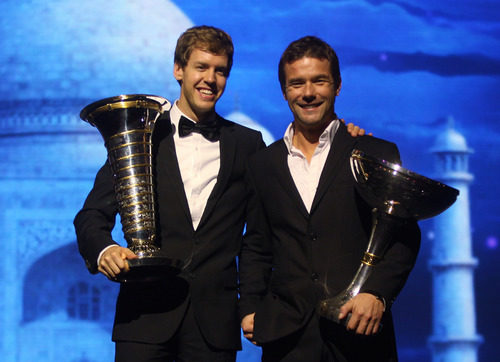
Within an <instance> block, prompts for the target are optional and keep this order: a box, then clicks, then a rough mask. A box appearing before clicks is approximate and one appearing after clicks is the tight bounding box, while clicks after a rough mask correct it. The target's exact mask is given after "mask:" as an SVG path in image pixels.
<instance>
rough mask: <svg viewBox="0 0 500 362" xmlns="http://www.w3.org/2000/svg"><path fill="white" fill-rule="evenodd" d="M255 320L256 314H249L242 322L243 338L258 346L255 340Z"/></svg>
mask: <svg viewBox="0 0 500 362" xmlns="http://www.w3.org/2000/svg"><path fill="white" fill-rule="evenodd" d="M254 319H255V313H252V314H247V315H246V316H244V317H243V319H242V320H241V329H242V330H243V336H244V337H245V338H246V339H248V340H249V341H250V342H252V343H253V344H255V345H257V342H255V341H254V340H253V323H254Z"/></svg>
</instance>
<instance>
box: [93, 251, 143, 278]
mask: <svg viewBox="0 0 500 362" xmlns="http://www.w3.org/2000/svg"><path fill="white" fill-rule="evenodd" d="M135 258H137V255H135V254H134V253H133V252H132V250H130V249H127V248H124V247H122V246H120V245H115V246H112V247H110V248H108V249H106V250H105V251H104V252H103V253H102V255H101V257H100V259H99V265H98V266H97V270H99V271H100V272H101V273H102V274H104V275H105V276H106V277H107V278H108V279H110V280H114V279H115V278H116V276H117V275H118V274H120V273H125V272H127V271H128V270H129V265H128V263H127V259H135Z"/></svg>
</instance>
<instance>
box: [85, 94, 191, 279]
mask: <svg viewBox="0 0 500 362" xmlns="http://www.w3.org/2000/svg"><path fill="white" fill-rule="evenodd" d="M169 108H170V103H169V101H168V100H167V99H165V98H162V97H159V96H154V95H145V94H131V95H120V96H116V97H110V98H105V99H102V100H99V101H97V102H94V103H91V104H89V105H88V106H86V107H85V108H83V109H82V111H81V112H80V118H81V119H82V120H84V121H86V122H88V123H90V124H91V125H92V126H94V127H96V128H97V129H98V131H99V132H100V134H101V136H102V137H103V139H104V144H105V146H106V150H107V152H108V161H109V164H110V166H111V170H112V172H113V182H114V189H115V196H116V200H117V202H118V213H119V214H120V218H121V224H122V230H123V234H124V237H125V240H126V242H127V247H128V248H129V249H130V250H131V251H132V252H134V254H135V255H137V258H135V259H129V260H127V262H128V264H129V267H130V268H129V271H128V272H126V273H120V274H119V275H118V277H117V278H116V281H119V282H123V283H125V282H136V281H154V280H158V279H163V278H166V277H168V276H171V275H175V274H177V273H178V272H180V269H181V267H182V264H183V263H182V261H180V260H176V259H171V258H169V257H167V256H165V255H163V253H162V252H161V250H160V248H159V247H158V246H157V245H156V244H155V243H156V223H155V197H154V185H153V161H152V142H151V139H152V132H153V128H154V125H155V122H156V120H157V119H158V118H159V116H160V115H161V114H162V113H163V112H164V111H165V110H168V109H169Z"/></svg>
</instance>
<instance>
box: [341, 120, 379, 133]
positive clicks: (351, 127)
mask: <svg viewBox="0 0 500 362" xmlns="http://www.w3.org/2000/svg"><path fill="white" fill-rule="evenodd" d="M340 121H341V122H342V123H344V124H345V121H344V119H343V118H341V119H340ZM347 132H349V134H350V135H351V136H352V137H359V136H364V135H365V134H366V131H365V130H364V129H363V128H360V127H359V126H356V125H355V124H354V123H348V124H347ZM368 136H373V133H371V132H370V133H368Z"/></svg>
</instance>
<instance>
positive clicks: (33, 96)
mask: <svg viewBox="0 0 500 362" xmlns="http://www.w3.org/2000/svg"><path fill="white" fill-rule="evenodd" d="M123 3H126V6H124V5H123ZM191 6H192V5H190V7H189V8H191ZM151 9H154V10H151ZM0 12H1V13H2V20H1V21H0V38H1V39H2V49H0V78H1V79H2V81H1V82H0V96H1V97H0V149H1V150H2V157H1V158H0V165H1V176H0V204H1V205H2V207H1V208H0V230H1V231H2V233H1V236H0V245H1V246H2V250H3V253H2V256H3V258H2V262H1V263H0V290H1V292H0V355H1V357H0V360H2V361H6V362H14V361H20V362H21V361H40V362H44V361H47V362H51V361H68V362H77V361H81V362H83V361H96V362H97V361H112V360H114V352H115V351H114V344H113V342H112V341H111V331H112V327H113V319H114V316H115V307H116V305H115V304H116V297H117V293H118V290H119V283H116V282H111V281H109V280H108V279H107V278H106V277H104V276H103V275H101V274H98V275H91V274H90V273H89V272H88V270H87V268H86V266H85V262H84V260H83V259H82V257H81V255H80V254H79V251H78V246H77V243H76V235H75V229H74V226H73V219H74V217H75V215H76V214H77V212H78V211H79V210H80V209H81V207H82V205H83V203H84V201H85V197H86V196H87V194H88V193H89V191H90V190H91V188H92V186H93V183H94V179H95V176H96V172H97V171H98V170H99V168H100V167H101V166H102V165H103V164H104V163H105V161H106V157H107V151H106V148H105V146H104V142H103V139H102V137H101V135H100V134H99V132H98V131H97V129H96V128H94V127H92V126H91V125H89V124H88V123H86V122H84V121H82V119H80V111H81V110H82V109H83V108H84V107H85V106H86V105H88V104H90V103H92V102H95V101H97V100H99V99H103V98H107V97H113V96H117V95H120V94H153V95H159V96H162V97H165V98H166V99H168V100H169V101H171V102H174V101H175V100H176V99H177V97H178V93H179V84H178V82H177V81H176V80H175V78H174V77H173V76H172V67H173V57H174V49H175V44H176V41H177V38H178V37H179V35H180V34H181V33H182V32H184V31H185V30H186V29H187V28H189V27H191V26H193V25H197V24H196V23H195V21H196V20H197V19H191V18H190V16H189V14H187V12H185V11H184V10H183V5H182V2H179V1H168V0H164V1H160V0H158V1H156V0H147V1H132V0H127V1H121V0H108V1H106V2H102V1H98V0H90V1H85V2H80V3H75V2H74V1H71V0H57V1H56V0H54V1H52V0H33V1H25V0H21V1H14V0H6V1H3V2H2V4H0ZM27 14H29V15H27ZM227 21H228V22H229V23H230V22H231V21H232V20H230V19H229V20H227ZM234 21H235V22H236V20H234ZM217 26H219V25H217ZM221 27H223V25H221ZM294 35H295V34H293V35H292V36H291V38H294ZM295 37H296V36H295ZM244 39H245V36H244V30H241V33H236V34H235V35H234V36H233V41H235V44H236V45H238V43H237V41H240V42H244ZM238 50H239V49H238V46H236V47H235V53H237V52H238ZM341 65H342V64H341ZM234 67H235V68H234V69H235V70H234V73H235V75H234V77H235V78H236V79H238V78H237V77H238V76H239V72H241V70H239V69H238V68H237V65H236V63H235V66H234ZM275 69H277V64H276V66H275V65H274V64H273V68H272V71H270V72H267V70H266V71H262V74H264V75H265V76H267V74H268V73H269V74H271V75H272V76H273V77H274V78H276V79H277V72H276V71H275ZM257 73H258V72H256V73H255V74H257ZM385 76H387V77H390V75H387V74H386V75H385ZM236 81H237V80H235V79H232V78H231V77H230V78H229V80H228V83H230V82H236ZM276 82H277V80H276ZM278 91H279V90H278ZM235 93H236V91H234V92H233V93H231V94H230V95H227V94H226V95H225V97H227V99H226V100H225V102H226V103H225V104H224V108H223V110H224V112H222V114H221V115H222V116H223V117H224V118H227V119H229V120H232V121H234V122H237V123H240V124H243V125H245V126H247V127H250V128H255V129H258V130H259V131H260V132H261V133H262V135H263V138H264V141H265V143H266V144H270V143H272V142H273V141H274V139H278V138H281V137H282V135H283V132H284V129H281V128H279V129H276V128H275V127H276V126H275V125H274V124H273V120H272V119H269V118H271V117H265V116H264V114H265V112H266V107H267V108H269V109H270V110H271V109H272V106H271V105H269V103H266V102H263V104H262V105H261V106H259V110H258V111H256V110H255V109H256V108H257V107H256V108H254V109H252V108H251V107H248V106H247V105H246V103H245V102H239V101H238V100H237V99H239V98H244V97H245V94H244V92H242V94H239V93H238V94H235ZM279 96H281V94H280V95H279ZM281 106H283V107H286V105H285V104H282V105H281ZM444 116H447V115H444ZM454 117H455V119H453V117H451V116H450V117H449V119H448V121H447V122H446V125H445V126H444V127H442V128H440V129H436V130H435V132H433V133H432V134H430V135H429V136H428V138H429V139H432V142H433V145H432V146H431V147H428V149H425V150H424V151H425V152H420V153H419V155H418V157H419V159H420V160H422V163H425V164H426V165H429V167H428V170H429V172H428V175H427V176H429V177H430V178H432V179H434V180H437V181H439V182H442V183H443V184H446V185H449V186H451V187H453V188H455V189H457V190H459V192H460V194H459V196H458V198H457V200H456V202H455V203H454V204H453V205H452V206H451V207H450V208H449V209H447V210H446V211H445V212H443V213H442V214H440V215H438V216H436V217H435V218H433V219H432V221H431V222H429V223H428V224H426V225H427V227H426V229H425V231H426V232H427V234H426V235H431V237H430V238H429V248H430V256H429V258H428V260H425V263H426V266H427V273H429V274H430V278H431V280H432V285H428V284H427V285H425V286H423V285H421V284H418V283H421V282H420V281H419V280H411V282H412V283H415V284H416V285H417V286H418V288H426V289H429V290H431V300H429V301H428V302H429V305H430V306H431V310H432V315H426V316H423V317H422V318H425V319H426V320H427V321H429V329H428V330H427V335H428V339H427V341H426V342H425V343H424V344H420V345H418V346H411V347H408V348H410V349H412V348H413V349H414V350H415V351H414V353H415V356H417V357H415V358H414V359H412V358H411V353H410V352H409V353H406V354H405V353H403V355H402V357H401V361H405V360H407V361H416V360H418V359H417V358H420V357H418V356H425V357H426V358H427V359H428V360H429V361H433V362H455V361H471V362H472V361H478V360H479V357H478V355H479V351H480V349H481V346H482V345H484V344H485V343H491V341H488V339H487V338H484V337H483V334H482V333H483V331H482V330H480V328H478V327H477V320H476V319H477V314H476V309H477V306H476V291H475V273H476V272H477V269H478V267H479V266H480V265H481V260H479V259H478V258H476V257H475V256H474V248H473V233H474V225H473V223H472V221H471V211H470V210H471V202H474V201H473V200H472V201H471V197H470V194H471V192H470V190H471V189H473V188H474V187H475V184H474V181H476V179H475V177H477V176H475V174H474V167H472V162H473V158H474V157H475V153H474V150H473V149H472V147H470V146H469V143H468V140H469V137H468V133H466V132H462V129H461V128H460V124H461V122H464V120H463V118H460V115H459V116H457V115H455V116H454ZM348 121H351V120H348ZM355 123H356V121H355ZM358 123H359V124H360V126H361V127H363V128H366V129H367V130H368V131H369V132H371V128H370V125H369V124H364V123H363V122H362V121H361V122H359V121H357V123H356V124H358ZM375 136H377V134H375ZM394 141H395V142H396V143H398V140H394ZM425 147H427V146H425ZM415 148H419V146H418V145H416V146H415ZM431 170H433V171H431ZM426 171H427V170H426ZM427 229H428V230H427ZM423 237H424V235H423ZM425 237H427V236H425ZM113 238H114V239H115V240H118V241H120V242H121V243H123V242H124V239H123V232H122V230H121V225H120V222H119V220H117V222H116V226H115V229H114V230H113ZM413 307H415V308H418V306H412V308H413ZM415 313H419V311H418V310H416V311H415ZM398 333H407V334H411V328H408V330H406V331H403V330H401V331H400V330H399V329H397V330H396V334H398ZM242 343H243V351H240V352H238V357H237V360H238V361H258V360H260V350H259V348H258V347H256V346H253V345H251V344H250V343H249V342H248V341H246V340H245V339H244V338H243V336H242ZM408 356H410V357H408ZM405 358H408V359H405Z"/></svg>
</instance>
